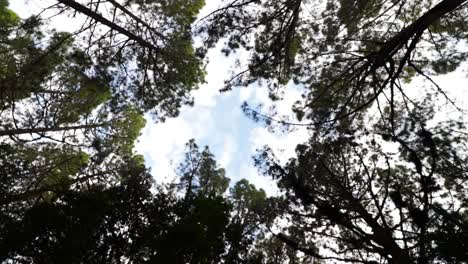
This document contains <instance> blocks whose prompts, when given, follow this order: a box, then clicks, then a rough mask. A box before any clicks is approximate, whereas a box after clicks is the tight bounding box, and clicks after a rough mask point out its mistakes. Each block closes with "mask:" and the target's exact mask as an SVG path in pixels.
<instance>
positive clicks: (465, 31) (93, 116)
mask: <svg viewBox="0 0 468 264" xmlns="http://www.w3.org/2000/svg"><path fill="white" fill-rule="evenodd" d="M51 2H53V3H52V5H50V6H48V7H45V8H44V9H43V10H40V11H39V12H38V13H37V14H33V15H31V16H30V17H28V18H20V17H19V16H18V15H17V14H16V13H15V12H14V11H13V10H11V9H10V8H9V3H8V1H7V0H0V262H1V263H181V264H182V263H184V264H185V263H191V264H198V263H199V264H205V263H206V264H208V263H232V264H234V263H251V264H270V263H272V264H283V263H297V264H305V263H366V264H376V263H388V264H400V263H401V264H410V263H411V264H412V263H415V264H416V263H417V264H429V263H466V262H468V250H467V249H468V192H467V188H468V182H467V179H468V168H467V165H466V164H468V151H467V143H468V142H467V141H468V133H467V129H466V124H467V123H466V121H465V119H464V114H465V110H464V109H463V108H464V107H465V106H463V105H459V104H458V102H459V101H458V100H456V98H454V97H456V95H457V91H453V89H451V88H453V87H447V85H446V84H444V83H443V82H440V81H439V80H440V78H439V77H440V76H443V75H446V74H449V73H453V72H463V71H466V67H467V66H468V64H467V56H468V49H467V47H468V43H467V41H468V1H466V0H438V1H433V0H421V1H407V0H367V1H363V0H348V1H346V0H314V1H313V0H281V1H277V0H225V1H220V3H219V7H218V8H216V9H215V10H212V11H210V12H209V13H207V14H205V13H203V14H200V11H201V10H202V8H203V7H204V6H205V2H204V1H203V0H172V1H160V0H145V1H143V0H130V1H120V0H104V1H88V0H79V1H78V0H56V1H51ZM56 16H61V17H66V18H69V19H72V18H77V21H79V22H80V23H81V24H79V25H78V26H77V27H71V29H70V30H69V31H66V32H61V31H58V30H56V29H54V25H53V23H51V19H52V18H53V17H56ZM219 43H221V44H223V48H222V50H221V54H220V56H231V57H235V58H237V57H236V56H238V55H237V54H238V53H237V51H242V52H245V53H246V54H248V59H247V60H246V61H242V60H240V59H239V61H238V64H236V66H237V67H236V68H234V71H233V75H232V76H231V77H230V78H229V79H227V80H226V81H225V86H224V88H222V89H221V90H222V91H224V92H229V91H230V90H232V89H236V88H238V87H249V88H250V89H254V88H255V87H262V86H263V87H266V88H268V91H269V95H270V99H271V101H272V104H275V103H276V102H281V100H282V98H283V97H284V96H285V95H287V94H288V93H290V92H291V91H292V90H295V89H300V91H301V92H302V97H301V99H300V100H298V101H296V102H294V104H292V105H290V108H291V111H292V113H293V116H289V117H283V116H279V115H276V114H275V113H274V111H270V112H268V111H265V110H264V109H263V108H261V107H256V106H252V105H251V104H250V102H245V103H244V104H243V105H242V106H241V108H242V110H243V111H244V113H245V115H246V116H247V117H249V118H251V119H252V120H253V121H256V122H258V123H259V125H264V126H266V127H269V128H274V127H276V126H279V127H283V128H286V129H285V130H283V132H285V133H288V132H290V131H291V130H294V129H299V128H304V129H307V131H308V135H309V138H304V139H303V140H302V143H301V144H299V145H297V146H296V151H295V154H294V157H291V158H290V159H289V160H287V161H286V162H283V161H281V160H279V158H278V157H277V153H276V152H275V150H274V149H273V148H272V147H271V146H265V147H264V148H263V149H261V150H259V151H258V152H257V153H254V159H253V160H254V163H255V166H256V167H257V168H258V171H259V173H260V174H261V175H263V176H264V177H268V178H270V179H272V180H274V181H275V182H276V183H277V185H278V187H279V190H280V191H279V193H277V195H275V196H272V197H268V196H267V195H266V193H265V191H264V190H263V189H262V188H261V187H262V186H255V185H254V184H252V183H251V182H249V179H243V177H244V176H243V175H235V177H236V178H235V179H236V181H233V180H232V179H230V178H228V177H227V175H229V172H226V170H225V169H224V168H222V167H221V166H220V165H219V163H218V162H217V161H216V158H215V156H214V154H213V153H212V152H211V150H210V148H209V147H208V146H205V147H203V148H200V147H199V146H198V145H197V143H196V142H195V140H193V139H192V140H189V141H188V142H187V143H186V145H185V152H184V157H183V158H182V159H181V160H180V161H179V163H178V165H177V166H176V167H175V168H174V175H173V176H174V180H173V181H172V182H170V183H162V182H159V181H157V180H155V179H157V177H158V175H157V172H156V175H153V174H152V173H151V170H150V168H149V167H148V166H147V165H146V164H145V160H144V158H143V156H142V155H140V154H138V153H137V152H136V151H135V149H134V147H135V142H136V141H137V139H138V137H139V136H140V133H141V130H142V129H143V128H144V127H145V124H146V123H147V122H148V120H149V119H152V121H154V122H164V121H165V119H167V118H173V117H176V116H177V115H178V114H179V112H180V109H181V107H182V106H184V105H188V106H190V105H193V103H194V101H193V98H192V96H193V94H192V93H191V92H192V91H193V90H195V89H197V88H198V86H199V85H200V84H202V83H203V82H204V80H205V74H206V72H205V65H206V63H207V61H208V59H207V57H206V56H207V52H208V51H209V50H211V49H214V48H215V46H217V45H218V44H219ZM454 95H455V96H454ZM449 113H450V114H449ZM272 133H274V132H272Z"/></svg>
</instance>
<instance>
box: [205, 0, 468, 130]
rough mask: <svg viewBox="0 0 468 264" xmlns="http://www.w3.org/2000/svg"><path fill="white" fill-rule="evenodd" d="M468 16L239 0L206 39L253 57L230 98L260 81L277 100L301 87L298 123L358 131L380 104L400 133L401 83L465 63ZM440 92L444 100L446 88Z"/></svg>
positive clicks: (424, 9) (426, 6) (445, 8)
mask: <svg viewBox="0 0 468 264" xmlns="http://www.w3.org/2000/svg"><path fill="white" fill-rule="evenodd" d="M466 12H467V10H466V1H463V0H458V1H451V0H446V1H440V2H438V3H437V4H436V3H433V1H423V2H411V1H380V0H378V1H324V2H322V4H321V5H317V3H316V2H314V1H304V0H287V1H269V0H264V1H251V0H242V1H238V0H235V1H228V2H227V3H226V4H224V5H223V6H222V7H220V8H219V9H217V10H215V11H214V12H212V13H211V14H210V15H208V16H207V17H206V18H205V19H203V20H202V21H204V23H199V24H200V26H198V27H197V30H198V33H199V34H200V35H201V36H202V37H204V38H205V40H206V43H207V45H213V44H215V43H217V42H218V41H219V40H220V39H222V38H225V39H227V40H226V42H225V43H226V45H225V53H226V54H231V53H232V51H235V50H236V49H240V48H245V49H246V50H249V51H251V52H250V53H251V58H250V60H249V62H248V65H246V69H245V70H244V71H241V72H239V73H238V74H236V75H235V76H233V77H232V79H230V80H228V81H227V87H226V88H227V89H230V87H231V86H245V85H249V84H252V83H253V82H256V81H261V82H262V83H266V85H267V86H268V87H269V88H270V91H271V97H272V98H273V99H277V98H280V97H281V93H282V92H284V91H287V90H285V88H286V84H288V82H289V81H290V80H292V81H293V82H294V83H296V84H299V85H301V86H303V87H304V94H303V98H304V100H303V101H298V102H297V103H296V104H295V105H294V107H293V110H294V111H295V112H296V116H297V118H298V119H299V120H304V124H303V125H307V126H308V127H311V128H313V129H314V130H316V131H319V130H320V131H321V130H323V131H325V132H324V133H326V132H329V133H333V132H332V131H333V129H334V128H337V129H341V130H344V129H354V128H355V127H354V126H355V124H356V123H357V122H354V121H355V120H359V119H362V118H364V117H363V116H364V113H365V110H366V109H369V108H370V107H371V106H372V105H375V104H381V107H382V108H383V107H384V105H385V104H388V105H389V106H390V111H389V112H388V113H383V112H382V113H381V115H382V118H384V119H387V122H388V123H389V125H391V124H392V122H393V119H394V115H395V113H394V112H395V111H394V105H395V101H396V100H406V101H407V103H410V102H409V101H410V100H409V99H408V98H407V95H406V92H405V89H404V87H403V86H404V85H403V84H402V81H404V82H407V81H409V80H410V79H411V78H412V77H414V76H420V77H422V78H425V79H427V80H428V81H430V82H432V77H431V76H434V75H437V74H443V73H447V72H450V71H453V70H455V69H456V68H457V66H458V65H460V63H462V62H463V61H465V58H466V53H465V52H464V51H463V49H460V46H459V45H457V43H463V41H464V39H465V38H466V36H465V33H464V32H465V25H466V23H465V22H466ZM432 88H433V91H434V92H436V93H439V94H441V95H442V96H445V91H444V89H442V88H441V87H439V86H438V85H437V84H435V83H434V84H433V86H432ZM398 95H399V96H398ZM401 97H402V98H403V99H402V98H401ZM385 98H388V100H387V99H385ZM245 109H247V112H248V113H251V112H255V110H254V109H252V108H245ZM270 118H271V117H270ZM267 119H269V118H268V117H267ZM270 120H271V119H270ZM349 126H351V128H349Z"/></svg>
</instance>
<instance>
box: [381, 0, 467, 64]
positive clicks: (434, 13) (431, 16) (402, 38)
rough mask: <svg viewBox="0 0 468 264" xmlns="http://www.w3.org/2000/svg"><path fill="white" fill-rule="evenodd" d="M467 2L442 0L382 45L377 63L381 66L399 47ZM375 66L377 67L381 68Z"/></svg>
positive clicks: (465, 0)
mask: <svg viewBox="0 0 468 264" xmlns="http://www.w3.org/2000/svg"><path fill="white" fill-rule="evenodd" d="M466 2H467V0H443V1H441V2H440V3H438V4H437V5H435V6H434V7H433V8H431V9H429V11H427V12H426V13H424V15H422V16H421V17H419V18H418V19H417V20H416V21H414V22H413V23H411V25H409V26H407V27H405V28H404V29H403V30H402V31H400V32H399V33H398V34H397V35H395V36H394V37H393V38H391V39H390V40H389V41H387V42H386V44H384V46H383V47H382V48H381V49H380V51H378V52H377V56H378V57H380V59H379V63H380V64H382V65H383V63H385V62H386V59H388V58H389V57H391V56H393V55H394V54H395V53H396V52H398V50H400V48H401V47H403V46H404V45H405V44H406V43H407V42H408V41H409V40H410V39H411V38H412V37H414V36H420V35H421V34H422V32H424V31H425V30H426V29H427V28H429V26H430V25H432V24H434V23H435V22H436V21H437V20H438V19H440V18H441V17H443V16H445V15H447V14H448V13H450V12H452V11H454V10H455V9H457V8H458V7H460V6H461V5H463V4H465V3H466ZM382 65H377V66H382Z"/></svg>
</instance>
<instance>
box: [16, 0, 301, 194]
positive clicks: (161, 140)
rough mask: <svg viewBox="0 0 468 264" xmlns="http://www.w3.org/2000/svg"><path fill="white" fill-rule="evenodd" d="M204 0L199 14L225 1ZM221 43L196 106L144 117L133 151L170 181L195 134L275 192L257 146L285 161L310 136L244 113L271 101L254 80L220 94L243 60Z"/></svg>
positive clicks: (58, 23) (36, 6)
mask: <svg viewBox="0 0 468 264" xmlns="http://www.w3.org/2000/svg"><path fill="white" fill-rule="evenodd" d="M206 2H207V4H206V6H205V7H204V8H203V10H202V11H201V12H200V17H202V16H204V15H205V14H208V13H209V12H210V11H211V10H213V9H214V8H216V7H217V6H219V4H220V3H221V1H219V0H207V1H206ZM52 3H56V2H55V1H53V0H42V1H32V0H10V8H11V9H12V10H13V11H15V12H16V13H17V14H18V15H20V16H21V17H23V18H26V17H28V16H29V15H31V14H33V13H36V12H37V11H38V10H41V7H45V6H48V5H49V4H52ZM80 25H81V24H80V21H79V19H75V20H73V19H69V18H67V17H66V16H58V17H55V18H54V19H53V20H51V22H50V26H51V27H54V28H56V29H57V30H59V31H61V30H63V31H71V30H73V29H75V28H78V27H79V26H80ZM221 46H222V43H220V45H218V47H217V48H215V49H213V50H211V51H210V52H209V53H208V60H209V63H208V64H207V68H206V70H207V76H206V82H205V83H203V84H202V85H201V86H200V88H199V89H198V90H196V91H194V92H193V94H192V95H193V97H194V99H195V100H194V101H195V105H194V106H193V107H188V106H184V107H182V109H181V112H180V115H179V116H178V117H176V118H171V119H167V120H166V121H165V122H164V123H155V122H154V121H153V120H152V118H151V117H150V116H146V117H147V125H146V127H145V128H144V129H143V131H142V135H141V136H140V138H139V140H138V142H137V144H136V149H135V150H136V152H138V153H140V154H143V155H144V157H145V161H146V164H147V166H148V167H150V168H151V172H152V175H153V176H154V177H155V179H156V181H158V182H170V181H172V180H173V179H174V178H175V173H174V170H175V168H176V167H177V164H178V163H179V162H181V161H182V160H183V154H184V149H185V143H187V142H188V140H189V139H192V138H194V139H195V141H196V143H197V144H198V145H199V147H200V148H203V147H204V146H208V147H209V148H210V150H211V152H212V153H213V154H214V155H215V158H216V160H217V161H218V163H219V165H220V166H221V167H223V168H225V169H226V176H227V177H229V178H230V179H231V184H234V183H235V182H237V181H238V180H240V179H243V178H245V179H247V180H249V181H250V182H251V183H253V184H255V185H256V186H257V188H262V189H264V190H265V191H266V193H267V194H268V195H274V194H276V193H277V191H278V189H277V188H276V184H275V183H274V182H273V181H272V180H271V179H269V178H266V177H264V176H260V175H259V173H258V172H257V169H256V168H255V167H254V166H253V159H252V156H253V155H254V154H255V153H256V150H257V149H260V148H262V147H263V146H264V145H269V146H270V147H271V148H272V149H273V150H275V152H276V154H277V155H278V158H279V159H280V160H281V161H283V162H285V161H287V160H288V159H289V158H290V157H293V156H294V149H295V147H296V145H297V144H298V143H301V142H304V141H306V140H307V138H308V136H307V132H306V131H305V130H297V131H295V132H293V133H289V134H283V133H281V134H274V133H272V132H269V131H268V130H267V129H266V128H265V127H263V126H262V125H261V124H259V123H254V122H253V121H252V120H250V119H249V118H247V117H246V116H245V115H244V114H243V113H242V110H241V107H240V106H241V104H242V103H243V102H244V101H247V102H248V103H249V104H250V105H252V106H255V105H257V104H259V103H262V104H265V105H269V104H270V103H271V102H270V100H269V99H268V93H267V91H266V89H264V88H260V87H258V86H255V85H252V86H251V87H248V88H236V89H233V90H232V91H230V92H225V93H220V92H219V90H220V89H221V88H223V83H224V80H226V79H227V78H228V77H229V73H230V72H231V71H233V70H234V71H238V70H239V69H234V68H233V66H234V61H235V59H241V60H242V59H245V54H242V53H237V54H236V55H235V56H231V57H229V58H227V57H225V56H224V55H223V54H222V53H221V51H220V49H221ZM299 98H300V92H299V91H298V90H297V89H295V88H294V87H292V86H291V88H290V89H289V91H288V93H286V95H285V98H284V99H283V101H281V102H280V103H278V105H277V107H278V110H279V111H278V112H279V113H280V114H291V111H290V106H291V105H292V103H293V102H294V101H296V100H297V99H299Z"/></svg>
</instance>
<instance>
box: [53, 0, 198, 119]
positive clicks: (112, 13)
mask: <svg viewBox="0 0 468 264" xmlns="http://www.w3.org/2000/svg"><path fill="white" fill-rule="evenodd" d="M58 3H59V4H57V5H53V6H52V7H49V8H46V9H45V10H44V11H49V12H55V13H58V14H62V13H65V14H68V15H69V16H74V15H76V14H80V15H82V16H81V17H82V18H83V20H82V21H83V25H82V27H81V28H80V29H79V30H77V31H75V32H72V33H71V36H77V37H83V38H84V39H85V40H84V41H83V42H80V41H77V44H78V45H79V46H82V47H83V49H84V50H85V51H86V54H87V55H88V56H89V57H90V58H93V60H92V61H93V68H94V69H95V71H96V72H98V73H100V74H103V75H105V76H107V77H108V78H109V80H110V84H111V85H110V86H111V90H112V92H113V94H114V95H115V96H116V97H118V99H119V100H118V101H119V102H127V103H128V101H132V102H133V103H134V104H136V105H138V107H139V108H141V109H142V110H145V111H151V112H152V113H153V114H154V117H155V118H157V119H161V120H163V119H164V118H165V117H167V116H168V117H173V116H176V115H177V114H178V111H179V110H178V109H179V107H180V106H181V105H183V104H192V103H193V101H192V99H191V97H190V95H189V92H190V91H191V90H193V89H196V88H197V85H198V83H200V82H201V81H203V78H204V71H203V65H202V60H201V58H200V56H197V54H196V52H195V50H194V48H193V47H192V37H191V32H190V25H191V23H192V22H193V21H194V20H195V18H196V15H197V13H198V11H199V10H200V9H201V8H202V6H203V5H204V1H202V0H197V1H169V2H168V1H140V0H136V1H126V2H121V1H115V0H112V1H106V2H94V1H75V0H59V1H58ZM46 13H47V12H46ZM56 48H59V45H58V46H57V47H54V48H53V49H52V50H54V49H56ZM174 54H177V56H174Z"/></svg>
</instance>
